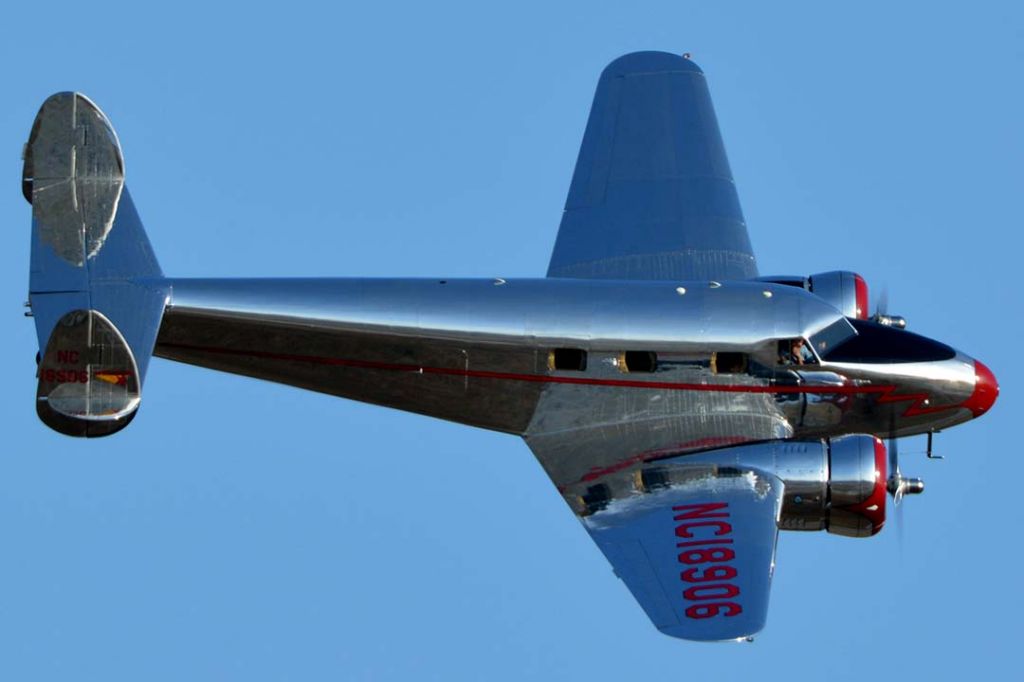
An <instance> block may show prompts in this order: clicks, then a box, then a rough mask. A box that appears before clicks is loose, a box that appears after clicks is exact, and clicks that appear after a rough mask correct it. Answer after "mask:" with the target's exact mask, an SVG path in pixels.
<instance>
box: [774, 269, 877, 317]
mask: <svg viewBox="0 0 1024 682" xmlns="http://www.w3.org/2000/svg"><path fill="white" fill-rule="evenodd" d="M758 279H760V280H761V281H765V282H772V283H774V284H785V285H787V286H796V287H802V288H804V289H806V290H807V291H810V292H811V293H812V294H814V295H815V296H818V297H819V298H823V299H825V300H826V301H827V302H828V303H830V304H831V305H833V306H835V307H836V308H838V309H839V310H840V311H841V312H842V313H843V315H846V316H847V317H855V318H857V319H858V320H866V319H868V285H867V282H865V281H864V278H863V277H861V276H860V275H858V274H857V273H855V272H849V271H847V270H833V271H832V272H821V273H818V274H816V275H811V276H810V277H760V278H758Z"/></svg>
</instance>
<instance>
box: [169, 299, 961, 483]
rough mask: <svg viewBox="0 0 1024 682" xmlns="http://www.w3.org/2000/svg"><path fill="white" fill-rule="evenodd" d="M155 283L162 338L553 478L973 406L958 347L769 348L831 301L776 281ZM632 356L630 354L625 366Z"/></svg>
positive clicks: (920, 428) (946, 418) (936, 420)
mask: <svg viewBox="0 0 1024 682" xmlns="http://www.w3.org/2000/svg"><path fill="white" fill-rule="evenodd" d="M166 284H169V289H170V295H169V303H168V306H167V308H166V312H165V314H164V318H163V322H162V325H161V328H160V333H159V337H158V340H157V345H156V350H155V354H156V355H158V356H161V357H165V358H169V359H172V360H177V361H181V362H187V363H190V364H195V365H200V366H203V367H209V368H213V369H218V370H223V371H228V372H233V373H236V374H242V375H246V376H251V377H257V378H261V379H267V380H271V381H276V382H280V383H285V384H290V385H293V386H298V387H302V388H307V389H311V390H315V391H320V392H324V393H330V394H334V395H338V396H343V397H346V398H350V399H354V400H360V401H364V402H368V403H374V404H379V405H385V406H388V407H394V408H398V409H402V410H407V411H411V412H417V413H421V414H426V415H430V416H433V417H439V418H442V419H447V420H451V421H455V422H459V423H463V424H468V425H471V426H478V427H482V428H486V429H492V430H497V431H502V432H506V433H513V434H517V435H520V436H523V437H524V438H526V439H527V441H528V442H529V443H530V445H531V447H532V448H533V449H534V451H535V452H544V453H545V454H544V456H542V457H541V462H542V464H543V465H544V467H545V469H546V470H547V471H548V473H549V474H550V475H551V477H552V479H553V480H554V481H555V483H556V485H558V487H559V489H560V490H562V491H563V493H566V494H568V493H570V492H572V491H574V490H576V489H578V488H580V487H585V486H587V485H589V484H591V483H593V482H594V481H595V480H597V479H599V478H601V477H602V476H603V475H604V474H606V473H613V472H619V471H622V470H623V469H626V468H628V467H630V466H632V465H636V464H639V463H642V462H645V461H650V460H653V459H658V458H660V457H666V456H672V455H678V454H680V453H686V452H692V451H699V450H707V449H711V448H715V447H723V446H727V445H733V444H737V443H743V442H751V441H767V440H779V439H800V438H822V437H830V436H838V435H843V434H849V433H872V434H876V435H878V436H881V437H888V436H891V435H899V436H907V435H912V434H918V433H926V432H929V431H934V430H938V429H942V428H946V427H949V426H952V425H954V424H958V423H961V422H964V421H967V420H968V419H970V418H972V416H974V413H973V412H972V410H971V407H970V398H971V396H972V394H973V393H974V391H975V383H976V380H975V367H974V362H973V360H972V359H971V358H969V357H967V356H966V355H964V354H962V353H955V355H954V356H953V357H950V358H947V359H943V360H939V361H924V362H903V363H893V362H887V363H857V362H843V363H833V364H829V363H828V362H827V361H822V360H820V359H818V358H815V359H814V360H813V361H811V362H809V363H807V364H804V365H792V364H785V363H783V362H781V361H780V359H779V348H780V344H784V343H786V342H788V340H791V339H797V338H812V337H814V335H815V334H816V333H818V332H820V331H821V330H823V329H825V328H826V327H828V326H829V325H832V324H833V323H835V322H837V321H839V320H843V319H844V318H843V316H842V314H841V313H840V312H839V311H838V310H836V309H835V308H834V307H832V306H831V305H829V304H828V303H826V302H825V301H824V300H822V299H821V298H819V297H818V296H815V295H814V294H811V293H808V292H806V291H804V290H802V289H799V288H794V287H790V286H784V285H778V284H769V283H765V282H756V281H750V282H723V283H720V284H719V283H716V282H706V281H705V282H642V281H629V282H625V281H607V280H573V279H522V280H519V279H509V280H504V279H485V280H476V279H474V280H456V279H453V280H438V279H278V280H268V279H239V280H212V279H211V280H206V279H181V280H177V279H175V280H168V281H167V282H166ZM896 333H900V332H896ZM563 358H569V363H568V365H567V364H566V362H565V360H564V359H563ZM631 358H641V360H643V361H642V362H637V361H635V360H634V361H633V363H632V365H633V366H631V363H630V359H631ZM581 361H582V362H581ZM602 415H606V416H607V420H605V419H603V417H602ZM622 415H628V419H627V420H625V422H624V421H623V419H622ZM605 421H606V422H607V427H606V428H605V427H602V423H603V422H605ZM581 439H587V440H592V441H593V446H594V447H593V448H592V449H591V451H592V452H593V456H592V457H590V458H589V459H588V460H587V461H586V463H583V462H581V461H579V458H578V457H573V456H572V453H573V452H579V451H580V446H581ZM666 444H669V445H668V446H666Z"/></svg>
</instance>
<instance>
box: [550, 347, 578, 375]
mask: <svg viewBox="0 0 1024 682" xmlns="http://www.w3.org/2000/svg"><path fill="white" fill-rule="evenodd" d="M548 369H564V370H570V371H573V372H582V371H584V370H586V369H587V351H585V350H583V349H582V348H555V349H554V350H552V351H551V352H550V353H548Z"/></svg>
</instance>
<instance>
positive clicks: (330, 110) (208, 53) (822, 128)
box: [0, 0, 1024, 682]
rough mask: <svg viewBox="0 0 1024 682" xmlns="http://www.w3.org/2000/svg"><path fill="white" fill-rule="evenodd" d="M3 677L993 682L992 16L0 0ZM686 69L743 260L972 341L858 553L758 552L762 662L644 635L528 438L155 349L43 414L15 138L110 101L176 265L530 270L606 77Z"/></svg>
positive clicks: (998, 282)
mask: <svg viewBox="0 0 1024 682" xmlns="http://www.w3.org/2000/svg"><path fill="white" fill-rule="evenodd" d="M2 16H3V27H2V28H0V58H2V62H3V63H4V64H5V65H6V67H5V69H4V75H3V76H2V77H0V83H2V84H3V92H4V104H5V106H4V107H3V109H2V110H0V159H4V160H5V161H4V163H3V164H0V183H2V184H0V187H3V188H4V190H3V192H0V214H2V217H0V222H2V224H3V226H4V229H5V230H6V236H7V238H6V239H5V244H6V247H5V248H3V249H2V250H0V311H3V314H4V319H6V322H5V323H4V326H3V329H4V333H3V334H2V335H0V353H2V355H3V357H4V358H6V361H7V363H8V371H7V377H8V383H7V384H6V385H7V388H6V389H5V390H4V391H3V392H2V393H0V415H2V417H0V419H2V430H3V434H4V435H3V441H2V445H0V680H12V681H14V680H17V681H19V682H21V681H27V680H61V681H66V680H75V681H76V682H83V681H86V680H103V681H105V682H107V681H110V680H147V681H158V680H159V681H162V680H229V679H238V680H247V681H256V680H304V681H306V680H363V679H365V680H378V679H379V680H408V679H436V680H456V679H467V680H473V679H523V678H527V679H544V678H556V677H557V678H560V679H623V678H629V679H636V680H645V679H651V680H661V679H667V680H679V679H723V680H728V679H740V680H749V679H771V678H772V677H773V676H774V675H776V674H779V675H783V674H784V675H785V676H786V677H787V678H793V677H794V676H803V675H811V676H812V677H815V678H818V677H825V678H827V679H830V680H845V679H850V680H862V679H864V678H865V676H867V677H877V676H880V675H881V676H884V677H886V678H889V679H899V678H900V677H904V676H908V675H911V674H914V675H920V676H921V677H925V676H927V677H928V678H929V679H951V678H962V677H965V676H967V675H977V674H985V673H993V674H995V675H996V676H998V677H1006V676H1012V675H1013V674H1014V673H1013V672H1011V671H1019V668H1020V665H1019V662H1020V653H1019V649H1020V646H1021V645H1020V640H1021V634H1022V627H1021V612H1022V609H1024V587H1022V585H1024V583H1022V581H1021V579H1020V571H1021V566H1022V563H1024V556H1022V549H1021V539H1022V538H1021V533H1022V531H1021V522H1020V518H1021V511H1020V498H1021V493H1020V483H1019V478H1020V475H1019V472H1020V464H1019V456H1020V437H1019V432H1015V431H1014V430H1013V428H1014V425H1015V424H1016V425H1019V423H1020V417H1019V415H1020V413H1021V403H1020V399H1019V391H1018V387H1019V386H1020V385H1021V379H1022V372H1021V369H1020V366H1021V360H1020V357H1019V356H1020V353H1019V350H1020V344H1021V313H1022V306H1021V303H1020V298H1019V293H1018V291H1019V289H1020V286H1021V279H1020V278H1021V276H1022V272H1021V251H1022V249H1021V247H1022V244H1021V210H1022V209H1021V201H1020V200H1021V196H1022V193H1024V171H1022V159H1024V133H1022V132H1021V129H1022V123H1024V100H1022V95H1021V85H1022V80H1021V78H1022V77H1021V74H1022V73H1024V9H1022V5H1021V4H1020V3H1013V2H1005V3H995V2H993V3H970V4H968V3H943V2H919V3H892V2H884V3H883V2H859V3H843V4H842V5H841V6H836V3H820V2H813V3H812V2H807V3H800V4H792V3H786V4H780V3H767V2H746V3H738V2H737V3H733V2H730V3H711V2H704V3H696V2H684V1H681V0H675V1H673V2H664V3H650V2H635V3H624V2H615V3H595V2H590V1H578V2H543V3H533V2H515V3H504V4H502V5H494V4H492V3H481V2H466V3H460V4H453V3H407V4H405V5H403V4H398V3H376V4H374V3H358V4H355V3H353V4H348V3H336V4H334V5H333V7H332V8H331V9H326V8H322V7H318V6H315V5H310V4H307V3H305V2H288V3H275V4H274V7H273V8H272V9H266V8H264V7H263V6H262V5H261V4H259V3H247V4H245V5H242V4H239V5H238V6H237V7H235V8H231V9H222V8H221V7H220V6H218V4H217V3H213V2H205V3H189V2H175V3H160V4H156V5H153V7H152V8H149V7H144V6H143V3H135V2H132V3H97V4H89V3H64V2H52V3H45V4H43V5H40V4H39V3H26V2H21V3H9V4H8V6H6V7H5V9H4V10H3V13H2ZM638 49H658V50H667V51H674V52H683V51H689V52H691V53H692V54H693V56H694V59H695V61H697V62H698V63H699V64H700V65H701V66H702V67H703V68H704V70H705V72H706V73H707V76H708V80H709V82H710V85H711V92H712V96H713V99H714V101H715V105H716V109H717V111H718V118H719V123H720V125H721V128H722V131H723V135H724V137H725V143H726V148H727V151H728V153H729V157H730V160H731V162H732V167H733V172H734V175H735V177H736V181H737V184H738V186H739V191H740V198H741V201H742V204H743V208H744V212H745V214H746V218H747V222H748V224H749V229H750V235H751V238H752V240H753V243H754V248H755V251H756V253H757V256H758V259H759V266H760V270H761V272H762V273H763V274H772V273H777V274H810V273H813V272H821V271H825V270H831V269H838V268H845V269H851V270H856V271H858V272H860V273H862V274H863V275H864V276H865V278H866V279H867V281H868V283H869V285H870V286H872V288H873V291H875V292H877V291H878V290H880V288H881V287H882V285H886V284H887V285H888V287H889V291H890V300H891V305H890V309H891V311H892V312H894V313H898V314H903V315H905V316H906V317H907V318H908V319H909V322H910V327H911V329H913V330H915V331H918V332H920V333H923V334H926V335H928V336H932V337H934V338H937V339H940V340H943V341H945V342H947V343H949V344H951V345H953V346H955V347H957V348H960V349H962V350H964V351H966V352H967V353H970V354H972V355H974V356H976V357H979V358H981V359H982V360H984V361H985V362H986V363H988V364H989V366H990V367H991V368H992V369H993V371H994V372H995V374H996V375H997V377H998V378H999V380H1000V383H1001V385H1002V390H1003V395H1002V397H1001V399H1000V401H999V402H998V403H997V405H996V406H995V408H994V409H993V411H992V412H991V413H990V414H988V415H986V416H985V417H984V418H983V419H980V420H978V421H977V422H974V423H970V424H967V425H964V426H961V427H958V428H956V429H954V430H951V431H949V432H947V433H944V434H942V435H940V436H938V437H937V439H936V446H937V450H938V451H939V452H940V453H942V454H944V455H946V456H947V459H946V460H945V461H941V462H927V461H926V460H925V458H924V457H923V455H922V452H923V441H922V440H921V439H911V440H907V441H905V442H903V443H902V452H903V454H904V456H903V468H904V471H905V472H906V473H908V474H909V475H919V476H922V477H923V478H924V479H925V480H926V482H927V484H928V490H927V492H926V493H925V494H924V495H923V496H921V497H919V498H915V499H910V500H908V501H907V502H906V504H905V505H904V506H903V510H904V512H905V514H904V526H903V529H904V533H903V542H902V546H901V543H900V542H899V537H900V533H899V532H898V531H897V530H895V529H894V527H893V524H892V523H890V525H889V526H888V527H887V528H886V529H885V530H884V531H883V532H882V533H881V534H880V535H879V536H877V537H875V538H873V539H870V540H854V539H848V538H842V537H837V536H829V535H826V534H824V533H816V534H806V535H800V534H794V533H783V535H782V537H781V539H780V542H779V552H778V569H777V572H776V577H775V582H774V590H773V595H772V606H771V610H770V614H769V620H768V627H767V629H766V630H765V631H764V632H763V633H762V634H761V636H760V637H759V638H758V639H757V641H756V642H755V643H754V644H752V645H699V644H691V643H686V642H682V641H678V640H673V639H670V638H667V637H664V636H662V635H660V634H659V633H658V632H657V631H656V630H655V629H654V628H653V627H652V626H651V625H650V624H649V622H648V620H647V618H646V617H645V616H644V614H643V612H642V611H641V609H640V607H639V606H637V605H636V603H635V602H634V601H633V599H632V598H631V596H630V595H629V593H628V592H627V590H626V588H625V587H624V586H623V585H622V584H621V583H620V582H619V581H618V580H617V579H616V578H615V577H614V575H613V574H612V571H611V568H610V567H609V565H608V564H607V563H606V562H605V560H604V558H603V557H602V556H601V554H600V552H599V551H598V550H597V548H596V547H595V546H594V545H593V544H592V543H591V541H590V540H589V538H588V537H587V535H586V533H585V532H584V531H583V529H582V528H581V527H580V525H579V523H578V521H577V520H576V519H575V518H574V517H573V515H572V514H571V513H570V512H569V510H568V509H566V508H565V505H564V502H563V501H562V500H561V499H560V497H559V495H558V494H557V493H556V492H555V490H554V489H553V487H552V485H551V484H550V482H549V481H548V480H547V478H546V477H545V475H544V474H543V472H542V470H541V468H540V466H539V465H538V464H537V463H536V461H535V460H534V458H533V456H532V455H531V454H530V452H529V451H528V449H527V448H526V446H525V445H524V444H523V443H522V442H521V441H519V440H518V439H516V438H513V437H510V436H503V435H499V434H493V433H488V432H484V431H474V430H471V429H468V428H465V427H460V426H456V425H452V424H448V423H444V422H440V421H434V420H431V419H428V418H425V417H419V416H414V415H407V414H402V413H399V412H394V411H390V410H386V409H381V408H375V407H371V406H366V405H360V404H357V403H350V402H346V401H343V400H340V399H337V398H332V397H327V396H321V395H316V394H313V393H306V392H303V391H299V390H297V389H291V388H285V387H280V386H275V385H272V384H268V383H262V382H259V381H255V380H251V379H245V378H240V377H233V376H230V375H222V374H216V373H213V372H209V371H206V370H200V369H196V368H192V367H188V366H184V365H174V364H171V363H169V362H166V361H163V360H158V361H155V362H154V363H153V364H152V366H151V368H150V371H149V376H148V378H147V384H146V390H145V393H144V399H143V405H142V408H141V410H140V412H139V415H138V417H137V418H136V420H135V421H134V423H133V424H132V425H131V426H130V427H129V428H128V429H126V430H125V431H123V432H122V433H120V434H118V435H116V436H114V437H111V438H108V439H101V440H97V441H91V442H84V441H77V440H73V439H70V438H67V437H64V436H60V435H57V434H55V433H53V432H51V431H49V430H48V429H46V428H45V427H44V426H42V425H41V424H40V423H39V422H38V420H37V419H36V416H35V412H34V406H33V396H34V392H35V379H34V370H35V364H34V362H33V357H34V355H35V352H36V341H35V334H34V331H33V328H32V323H31V321H30V320H27V319H23V318H22V308H21V304H22V302H23V301H24V300H25V298H26V291H27V281H28V249H29V220H30V209H29V206H28V205H27V204H26V203H25V202H24V200H23V199H22V197H21V193H20V189H19V182H20V172H21V164H20V162H19V160H18V158H19V153H20V150H21V145H22V144H23V142H24V141H25V140H26V139H27V135H28V132H29V126H30V124H31V122H32V118H33V116H34V115H35V112H36V110H37V108H38V106H39V105H40V103H41V102H42V101H43V99H44V98H45V97H46V96H47V95H49V94H50V93H52V92H54V91H57V90H68V89H77V90H81V91H82V92H85V93H87V94H88V95H89V96H90V97H91V98H93V99H94V100H95V101H96V102H97V103H98V104H99V106H100V107H101V108H102V109H103V110H104V111H105V112H106V113H107V114H108V116H109V117H110V118H111V120H112V121H113V123H114V125H115V127H116V129H117V130H118V132H119V135H120V138H121V141H122V144H123V146H124V150H125V155H126V160H127V173H128V183H129V186H130V187H131V191H132V195H133V198H134V199H135V202H136V204H137V206H138V207H139V210H140V212H141V214H142V216H143V219H144V221H145V223H146V225H147V229H148V231H149V235H150V238H151V240H152V241H153V244H154V246H155V248H156V251H157V254H158V256H159V258H160V260H161V265H162V266H163V268H164V271H165V272H166V273H168V274H170V275H175V276H204V275H209V276H258V275H281V276H285V275H322V276H349V275H356V276H403V275H409V276H449V277H457V276H503V277H532V276H543V274H544V272H545V269H546V265H547V260H548V257H549V254H550V251H551V247H552V245H553V243H554V238H555V233H556V231H557V228H558V222H559V217H560V213H561V210H562V206H563V203H564V199H565V194H566V191H567V189H568V186H569V179H570V176H571V173H572V169H573V166H574V164H575V161H576V153H577V151H578V148H579V143H580V140H581V137H582V134H583V127H584V124H585V122H586V118H587V113H588V111H589V107H590V101H591V98H592V96H593V90H594V87H595V85H596V83H597V77H598V74H599V73H600V71H601V69H602V68H603V67H604V66H605V64H607V63H608V62H609V61H610V60H612V59H614V58H615V57H617V56H619V55H621V54H623V53H625V52H630V51H633V50H638Z"/></svg>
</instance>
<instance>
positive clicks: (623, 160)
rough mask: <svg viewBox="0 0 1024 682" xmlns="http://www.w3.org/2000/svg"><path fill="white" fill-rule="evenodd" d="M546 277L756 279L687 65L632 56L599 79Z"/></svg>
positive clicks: (732, 191) (700, 88)
mask: <svg viewBox="0 0 1024 682" xmlns="http://www.w3.org/2000/svg"><path fill="white" fill-rule="evenodd" d="M548 277H578V278H589V279H664V280H695V279H697V280H707V279H714V280H730V279H749V278H752V277H757V265H756V262H755V259H754V254H753V251H752V249H751V246H750V238H749V237H748V235H747V228H746V223H745V222H744V220H743V213H742V211H741V210H740V204H739V198H738V196H737V193H736V186H735V184H734V182H733V179H732V172H731V170H730V169H729V162H728V160H727V159H726V156H725V148H724V147H723V145H722V138H721V134H720V133H719V130H718V123H717V121H716V119H715V113H714V109H713V107H712V104H711V96H710V94H709V92H708V87H707V83H706V81H705V79H704V73H703V72H702V71H701V69H700V67H698V66H697V65H696V64H694V63H693V62H692V61H690V60H689V59H686V58H684V57H680V56H678V55H672V54H668V53H665V52H636V53H633V54H628V55H625V56H623V57H620V58H619V59H617V60H615V61H614V62H612V63H611V64H609V65H608V67H607V68H606V69H605V70H604V72H603V73H602V74H601V79H600V81H599V82H598V85H597V92H596V94H595V95H594V103H593V106H592V107H591V110H590V119H589V121H588V122H587V128H586V132H585V134H584V136H583V144H582V145H581V147H580V154H579V158H578V160H577V162H576V170H575V172H574V173H573V178H572V185H571V186H570V188H569V196H568V199H567V200H566V206H565V212H564V214H563V216H562V224H561V227H560V228H559V231H558V238H557V241H556V242H555V249H554V252H553V253H552V255H551V263H550V265H549V267H548Z"/></svg>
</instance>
